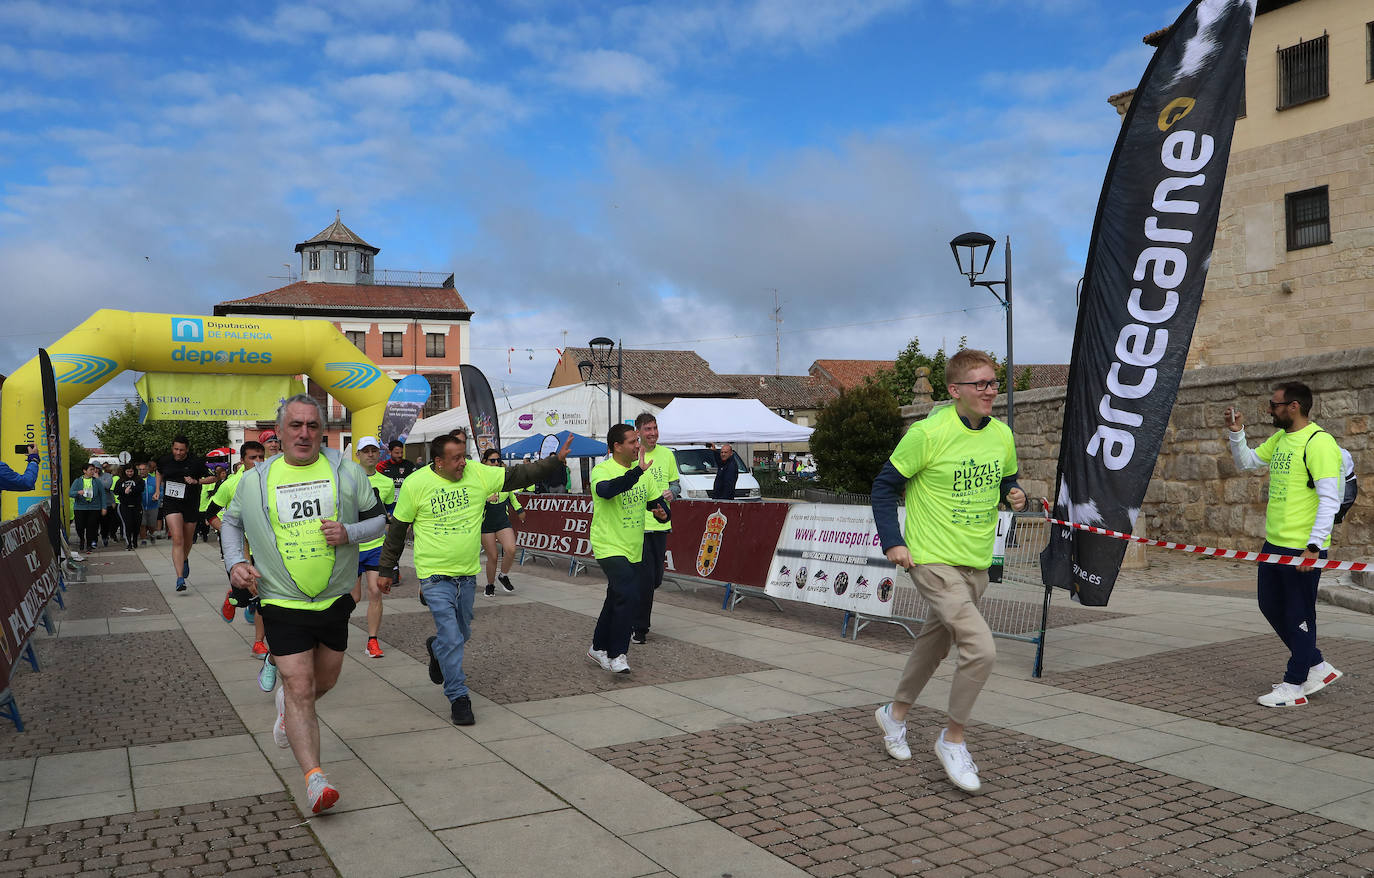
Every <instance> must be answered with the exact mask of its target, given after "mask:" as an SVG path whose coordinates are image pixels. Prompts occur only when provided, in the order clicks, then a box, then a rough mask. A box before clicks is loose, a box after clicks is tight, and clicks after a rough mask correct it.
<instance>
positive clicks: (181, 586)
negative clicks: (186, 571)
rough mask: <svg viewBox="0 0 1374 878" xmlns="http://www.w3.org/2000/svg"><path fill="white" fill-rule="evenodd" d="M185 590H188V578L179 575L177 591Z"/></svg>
mask: <svg viewBox="0 0 1374 878" xmlns="http://www.w3.org/2000/svg"><path fill="white" fill-rule="evenodd" d="M185 590H186V580H185V578H183V577H180V576H178V577H177V591H185Z"/></svg>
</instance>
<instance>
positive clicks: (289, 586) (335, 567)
mask: <svg viewBox="0 0 1374 878" xmlns="http://www.w3.org/2000/svg"><path fill="white" fill-rule="evenodd" d="M325 417H326V413H325V410H324V406H323V405H321V404H320V402H319V400H316V399H315V398H314V397H311V396H307V395H306V394H303V393H302V394H297V395H296V396H293V397H291V398H290V399H288V400H286V401H285V402H284V403H282V406H281V409H280V410H279V411H278V412H277V433H278V435H280V436H281V437H282V438H283V440H284V441H283V443H282V453H281V454H280V455H276V456H273V457H271V458H269V459H268V460H267V461H266V462H264V463H263V464H262V465H261V466H257V467H254V468H253V469H252V470H251V471H249V472H245V473H244V475H243V477H242V478H241V479H239V483H238V486H237V488H236V489H235V491H234V499H233V500H231V501H229V508H228V509H226V510H225V511H224V516H223V526H222V527H221V529H220V541H221V545H222V546H223V548H224V564H225V568H226V569H227V570H228V571H229V583H230V585H231V586H233V587H234V588H246V589H248V590H249V591H252V592H254V593H255V594H257V595H258V597H259V599H260V600H261V602H262V608H261V610H260V611H259V615H261V617H262V620H263V623H264V625H265V626H266V630H267V643H268V645H269V646H270V647H271V649H272V656H273V660H274V661H275V662H276V665H277V670H278V672H279V673H280V675H281V678H282V685H281V687H280V688H279V689H277V721H276V723H275V724H274V725H273V727H272V738H273V740H274V741H275V742H276V744H277V746H279V747H283V748H284V747H290V748H291V750H292V752H293V754H294V755H295V757H296V763H297V764H298V765H299V766H300V767H301V770H302V771H303V772H304V773H305V781H306V800H307V802H308V803H309V805H310V810H311V811H312V812H313V813H316V814H318V813H319V812H321V811H324V810H325V809H327V808H330V807H333V805H334V804H335V803H336V802H338V800H339V791H338V788H336V787H335V786H334V785H333V784H331V783H330V782H329V780H328V778H326V777H325V775H324V771H323V770H322V769H321V767H320V730H319V722H318V720H317V719H316V715H315V702H316V701H317V700H319V698H321V697H322V696H324V695H325V694H326V693H327V692H329V690H331V689H333V688H334V685H335V684H336V683H337V682H338V680H339V672H340V670H342V668H343V659H344V653H345V651H346V650H347V649H348V627H349V626H348V617H349V614H351V613H352V612H353V608H354V606H355V604H354V601H353V597H352V595H351V594H350V592H351V590H352V588H353V583H354V582H355V581H356V580H357V570H358V544H359V543H363V542H367V541H368V540H371V539H375V538H376V537H377V536H378V535H379V534H381V533H382V532H383V530H384V529H385V527H386V517H385V512H386V510H385V508H384V507H383V506H382V504H381V503H380V502H379V501H378V500H377V495H376V493H375V492H374V491H373V490H372V485H371V484H370V483H369V482H368V480H367V474H366V473H364V472H363V471H362V468H361V467H359V466H358V465H357V464H356V463H354V462H353V461H351V460H344V459H343V458H342V457H341V456H340V455H339V453H338V452H337V451H334V450H333V449H331V448H321V438H322V435H323V429H324V424H325ZM245 539H247V540H249V541H251V542H252V545H253V559H252V561H249V560H248V558H247V556H246V554H245V552H244V540H245Z"/></svg>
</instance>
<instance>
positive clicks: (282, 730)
mask: <svg viewBox="0 0 1374 878" xmlns="http://www.w3.org/2000/svg"><path fill="white" fill-rule="evenodd" d="M272 740H273V741H275V742H276V743H277V746H278V747H280V748H282V749H283V750H285V749H286V748H287V747H290V746H291V742H290V741H289V740H287V738H286V687H285V686H279V687H277V721H276V722H275V723H273V724H272Z"/></svg>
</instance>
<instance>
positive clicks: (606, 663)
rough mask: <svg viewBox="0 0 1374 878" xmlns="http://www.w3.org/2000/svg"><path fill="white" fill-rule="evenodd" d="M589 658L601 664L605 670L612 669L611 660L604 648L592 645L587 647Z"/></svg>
mask: <svg viewBox="0 0 1374 878" xmlns="http://www.w3.org/2000/svg"><path fill="white" fill-rule="evenodd" d="M587 658H589V659H591V660H592V661H593V662H595V663H596V664H598V665H600V666H601V670H603V671H609V670H610V669H611V660H610V658H609V657H608V656H607V655H606V650H604V649H593V648H592V647H590V646H589V647H587Z"/></svg>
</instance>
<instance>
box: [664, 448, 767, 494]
mask: <svg viewBox="0 0 1374 878" xmlns="http://www.w3.org/2000/svg"><path fill="white" fill-rule="evenodd" d="M669 447H670V448H672V449H673V456H674V457H676V458H677V471H678V475H679V476H680V477H681V483H682V496H683V498H684V499H687V500H708V499H710V497H711V489H712V488H714V487H715V484H716V457H715V452H714V451H712V450H711V449H710V448H703V447H701V446H700V445H694V446H681V447H679V446H669ZM735 458H736V459H737V460H738V461H739V462H740V473H739V481H737V482H735V499H736V500H759V499H761V498H762V495H761V494H760V493H759V482H758V479H756V478H754V474H753V473H752V472H750V471H749V458H748V457H747V456H746V455H743V454H741V453H740V451H739V448H738V447H736V449H735Z"/></svg>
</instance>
